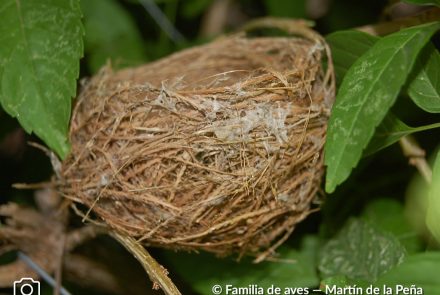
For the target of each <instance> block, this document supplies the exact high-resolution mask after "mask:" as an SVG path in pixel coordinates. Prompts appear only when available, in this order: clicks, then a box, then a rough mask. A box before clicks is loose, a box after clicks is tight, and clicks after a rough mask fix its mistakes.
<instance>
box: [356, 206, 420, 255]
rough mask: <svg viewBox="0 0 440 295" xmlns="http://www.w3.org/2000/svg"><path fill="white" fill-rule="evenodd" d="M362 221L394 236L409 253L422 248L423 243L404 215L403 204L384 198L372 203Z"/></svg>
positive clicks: (363, 214)
mask: <svg viewBox="0 0 440 295" xmlns="http://www.w3.org/2000/svg"><path fill="white" fill-rule="evenodd" d="M362 219H363V220H365V221H367V222H368V223H369V224H371V225H373V226H375V227H376V228H378V229H379V230H381V231H383V232H388V233H390V234H392V235H394V236H395V237H396V238H397V239H398V240H399V241H400V243H401V244H402V245H403V246H404V247H405V248H406V250H407V252H408V253H415V252H417V251H419V250H420V248H421V246H422V245H421V241H420V239H419V237H418V235H417V233H416V232H415V230H414V229H413V228H412V227H411V226H410V224H409V222H408V221H407V219H406V217H405V215H404V208H403V205H402V204H401V203H399V202H398V201H396V200H394V199H389V198H383V199H378V200H375V201H373V202H370V203H369V204H368V206H367V207H366V208H365V210H364V212H363V213H362Z"/></svg>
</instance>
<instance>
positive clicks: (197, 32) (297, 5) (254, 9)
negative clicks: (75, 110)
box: [0, 0, 440, 295]
mask: <svg viewBox="0 0 440 295" xmlns="http://www.w3.org/2000/svg"><path fill="white" fill-rule="evenodd" d="M81 7H82V11H83V23H84V27H85V36H84V43H85V53H84V58H83V59H82V60H81V74H80V80H79V81H81V79H83V78H86V77H89V76H91V75H93V74H94V73H96V72H97V71H98V70H99V69H100V68H101V67H102V66H103V65H104V64H106V63H109V62H110V63H111V65H112V67H113V68H116V69H118V68H123V67H128V66H136V65H140V64H143V63H147V62H151V61H154V60H157V59H159V58H161V57H164V56H167V55H169V54H171V53H173V52H175V51H177V50H181V49H183V48H187V47H190V46H195V45H197V44H202V43H205V42H209V41H210V40H212V39H213V38H216V37H218V36H220V35H222V34H225V33H228V32H233V31H235V30H238V29H239V28H240V27H241V26H242V25H243V24H245V23H246V22H247V21H249V20H251V19H254V18H258V17H264V16H273V17H289V18H303V19H308V20H312V21H313V22H314V24H315V29H316V30H317V31H319V32H320V33H321V34H323V35H326V34H328V33H331V32H334V31H338V30H344V29H350V28H355V27H358V26H363V25H368V24H373V23H377V22H380V21H387V20H391V19H393V18H395V17H401V16H406V15H412V14H414V13H416V12H418V11H419V10H420V9H421V8H420V7H414V6H411V5H408V4H402V3H399V1H385V0H370V1H362V0H154V1H153V0H82V1H81ZM80 84H81V83H80V82H79V85H80ZM79 88H80V86H79V87H78V89H79ZM394 111H395V112H396V113H397V114H399V117H400V118H403V119H405V122H406V123H408V124H409V125H412V124H416V125H422V124H425V123H431V122H432V121H433V119H436V120H437V121H438V117H435V118H434V117H433V116H432V115H427V114H426V113H422V112H421V111H420V110H418V108H416V107H414V106H413V105H412V102H411V101H410V100H409V99H407V100H405V99H403V100H402V99H401V100H400V101H399V102H398V104H397V105H396V106H395V107H394ZM430 132H431V133H430V136H423V133H422V134H421V136H420V137H418V139H419V142H420V143H421V145H422V146H423V147H424V148H425V149H426V150H427V152H428V154H430V153H432V151H433V150H434V149H435V144H436V142H438V140H437V139H438V138H440V134H439V132H438V131H435V130H434V131H430ZM28 142H37V143H40V144H42V143H41V142H40V141H39V139H38V138H36V137H35V136H32V135H28V134H26V133H25V132H24V131H23V129H22V128H21V127H20V126H19V124H18V123H17V121H16V120H15V119H12V118H11V117H9V116H8V115H7V114H6V113H5V112H4V111H2V110H0V204H2V203H6V202H16V203H19V204H28V205H30V206H34V200H33V194H34V192H33V191H32V190H17V189H14V188H12V184H14V183H36V182H42V181H47V180H49V179H50V177H51V173H52V167H51V164H50V161H49V159H48V157H47V156H46V154H44V153H43V152H42V151H41V150H38V149H36V148H34V147H32V146H30V145H29V144H28ZM414 172H415V170H414V169H413V168H412V167H410V166H409V165H408V163H407V159H406V158H405V157H403V156H402V154H401V152H400V150H399V147H398V146H397V145H394V146H392V147H390V148H388V149H386V150H384V151H382V152H381V153H379V154H378V155H377V156H375V157H374V158H366V159H364V160H363V161H362V163H361V164H360V165H359V167H358V168H357V169H356V170H355V172H354V174H353V176H352V177H351V178H350V180H349V181H348V182H347V183H346V184H345V185H343V186H342V187H341V189H339V190H338V191H337V192H336V193H334V195H333V196H331V198H329V201H328V202H326V204H325V206H324V208H323V210H322V212H320V213H317V214H314V215H313V216H311V217H310V218H308V219H307V220H306V221H305V222H304V223H303V224H301V225H300V227H299V228H298V229H297V230H296V232H295V234H294V235H293V237H292V238H291V239H290V240H289V241H288V244H289V245H292V246H293V247H301V245H302V243H303V242H304V237H306V236H308V235H311V234H313V235H319V237H320V238H325V237H329V236H332V235H333V234H334V233H335V232H336V231H337V230H338V229H339V228H340V227H341V225H342V224H343V223H344V222H345V221H346V220H347V218H348V217H349V216H353V215H356V214H359V213H360V212H361V211H362V210H363V209H364V208H365V206H366V204H368V203H369V202H371V201H372V200H374V199H379V198H381V197H384V196H386V197H388V198H392V199H394V200H395V201H396V202H398V203H399V204H401V205H402V206H403V204H404V195H405V191H406V188H407V185H408V183H409V182H410V180H411V178H412V176H413V174H414ZM384 175H386V176H387V177H384ZM72 218H74V219H75V217H72ZM72 223H73V224H74V225H75V223H76V224H78V225H79V224H80V220H73V221H72ZM313 245H314V244H313V243H312V244H311V247H313ZM151 252H152V255H153V256H154V257H156V258H157V259H158V261H159V262H161V263H163V264H164V266H165V267H166V268H167V269H168V270H169V272H170V274H171V277H172V278H173V279H174V280H175V282H176V284H177V285H178V287H179V288H180V289H181V291H182V293H183V294H199V293H197V291H196V290H197V289H198V288H197V287H195V285H196V284H198V283H199V284H207V283H206V282H211V281H215V278H216V276H219V273H221V272H228V271H229V270H230V269H231V268H237V269H238V270H236V272H235V274H234V275H235V276H239V274H240V273H241V274H242V275H244V276H246V275H247V273H248V271H249V270H250V269H254V266H253V265H251V264H249V263H244V264H243V263H242V264H240V266H238V265H237V264H236V263H235V262H233V261H232V260H225V259H223V260H219V259H216V258H214V257H212V256H210V255H206V254H203V255H189V254H175V253H170V252H169V251H165V250H158V249H152V251H151ZM76 253H80V254H81V255H85V256H87V257H93V258H94V260H95V261H96V263H97V264H98V265H99V266H100V267H102V268H103V269H107V270H108V271H109V272H110V273H111V274H112V275H113V276H114V278H116V279H117V280H118V283H117V284H119V285H121V286H125V287H124V288H122V289H121V290H116V289H113V290H112V288H111V287H108V286H107V290H106V288H105V286H104V285H105V280H103V281H102V282H101V286H99V283H97V285H95V286H93V284H91V285H90V284H89V285H87V284H82V283H81V282H78V278H77V277H76V278H73V279H69V277H66V278H65V281H64V285H65V286H66V287H67V288H68V289H69V290H70V291H71V292H72V293H73V294H90V295H93V294H102V295H103V294H134V295H136V294H147V292H149V291H150V290H151V282H149V281H148V279H147V277H146V275H145V273H144V271H143V269H142V268H141V267H140V266H139V265H138V263H137V262H136V261H135V260H134V259H133V258H132V257H131V255H130V254H128V253H127V252H126V251H125V250H124V249H123V248H122V247H121V246H119V245H118V244H117V243H116V242H115V241H114V240H112V239H110V238H108V237H98V238H96V239H94V240H92V241H90V242H87V243H86V244H84V245H82V246H81V247H79V248H78V249H77V250H76ZM14 258H15V254H14V253H9V255H6V256H2V260H0V262H1V263H7V262H9V261H11V260H13V259H14ZM170 261H172V263H171V262H170ZM264 271H265V269H264V268H263V269H262V270H260V275H261V274H264ZM267 271H270V269H269V270H267ZM315 271H316V270H315ZM200 272H203V274H200ZM185 273H186V275H185ZM188 273H190V274H193V275H194V278H193V279H192V280H188V278H187V277H188ZM197 273H199V274H197ZM292 276H293V274H292ZM298 277H299V278H300V277H301V275H298ZM301 278H303V279H304V280H305V281H304V284H310V282H312V283H311V284H312V285H313V284H315V285H316V286H317V283H318V282H315V281H313V280H312V281H310V280H307V274H302V277H301ZM197 280H199V281H197ZM85 285H86V286H85ZM145 290H147V291H145ZM10 291H11V290H3V291H0V293H2V292H3V293H4V294H11V293H9V292H10ZM151 293H152V294H160V293H161V292H160V291H151ZM42 294H52V289H51V288H49V287H47V286H43V292H42Z"/></svg>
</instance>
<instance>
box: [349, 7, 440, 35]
mask: <svg viewBox="0 0 440 295" xmlns="http://www.w3.org/2000/svg"><path fill="white" fill-rule="evenodd" d="M439 19H440V9H439V8H437V7H435V8H432V9H428V10H425V11H423V12H421V13H419V14H416V15H413V16H409V17H403V18H398V19H395V20H392V21H389V22H383V23H379V24H374V25H366V26H362V27H357V28H356V29H357V30H358V31H362V32H365V33H368V34H371V35H375V36H384V35H388V34H391V33H394V32H397V31H399V30H400V29H402V28H406V27H411V26H416V25H420V24H424V23H428V22H432V21H437V20H439Z"/></svg>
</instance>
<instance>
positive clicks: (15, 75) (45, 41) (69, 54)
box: [0, 0, 83, 158]
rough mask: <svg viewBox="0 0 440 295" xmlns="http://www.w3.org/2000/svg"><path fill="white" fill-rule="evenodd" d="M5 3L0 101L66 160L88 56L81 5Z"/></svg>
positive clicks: (72, 0)
mask: <svg viewBox="0 0 440 295" xmlns="http://www.w3.org/2000/svg"><path fill="white" fill-rule="evenodd" d="M0 3H1V4H0V40H1V46H0V102H1V104H2V106H3V108H4V109H5V110H6V112H8V113H9V114H10V115H11V116H13V117H17V119H18V121H19V122H20V124H21V125H22V126H23V128H24V129H25V130H26V131H27V132H29V133H30V132H35V133H36V134H37V135H38V136H39V137H40V138H42V139H43V140H44V142H46V144H47V145H48V146H49V147H50V148H52V149H53V150H55V152H56V153H57V154H58V155H59V156H60V157H61V158H64V157H65V156H66V154H67V152H68V150H69V144H68V139H67V131H68V124H69V119H70V111H71V99H72V97H74V96H75V95H76V79H77V78H78V74H79V59H80V57H81V56H82V53H83V43H82V35H83V29H82V25H81V11H80V7H79V2H78V0H32V1H14V0H4V1H1V2H0Z"/></svg>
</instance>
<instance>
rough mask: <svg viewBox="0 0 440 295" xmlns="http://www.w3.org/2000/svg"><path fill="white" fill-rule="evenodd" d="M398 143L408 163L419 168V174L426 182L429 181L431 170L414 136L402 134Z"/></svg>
mask: <svg viewBox="0 0 440 295" xmlns="http://www.w3.org/2000/svg"><path fill="white" fill-rule="evenodd" d="M399 143H400V147H401V148H402V151H403V154H404V155H405V156H406V157H407V158H408V159H409V164H410V165H413V166H414V167H416V168H417V170H419V172H420V174H421V175H422V176H423V178H424V179H425V180H426V182H427V183H431V181H432V170H431V167H430V166H429V164H428V162H427V161H426V158H425V156H426V153H425V151H424V150H423V149H422V148H421V147H420V146H419V144H418V143H417V141H416V140H415V139H414V137H413V136H410V135H407V136H404V137H402V138H401V139H400V141H399Z"/></svg>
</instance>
